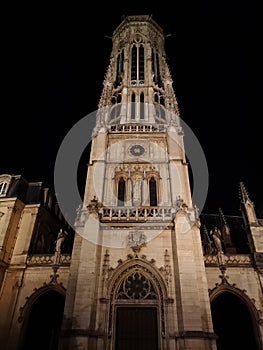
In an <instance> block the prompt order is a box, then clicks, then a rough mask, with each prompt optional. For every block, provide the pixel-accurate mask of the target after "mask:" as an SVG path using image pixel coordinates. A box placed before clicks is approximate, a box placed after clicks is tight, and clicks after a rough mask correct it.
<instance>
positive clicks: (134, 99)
mask: <svg viewBox="0 0 263 350" xmlns="http://www.w3.org/2000/svg"><path fill="white" fill-rule="evenodd" d="M135 101H136V98H135V93H134V92H133V93H132V96H131V119H135Z"/></svg>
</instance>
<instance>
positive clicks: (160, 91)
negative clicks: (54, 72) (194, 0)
mask: <svg viewBox="0 0 263 350" xmlns="http://www.w3.org/2000/svg"><path fill="white" fill-rule="evenodd" d="M112 44H113V46H112V53H111V56H110V63H109V66H108V69H107V72H106V75H105V79H104V82H103V91H102V94H101V98H100V101H99V106H98V111H97V115H96V125H95V128H94V130H93V133H92V145H91V152H90V159H89V163H88V169H87V178H86V188H85V193H84V196H83V204H82V206H81V207H79V208H78V210H77V215H76V220H75V224H74V228H72V227H71V225H69V224H68V223H67V220H65V217H64V215H63V213H62V212H61V209H60V207H59V205H58V201H57V200H56V197H55V194H54V193H53V191H52V190H51V189H46V188H43V184H42V183H41V182H39V183H28V182H27V181H26V180H25V179H23V177H22V176H20V175H8V174H4V175H1V176H0V249H1V250H0V286H1V294H0V313H1V318H0V332H1V333H0V346H1V348H3V349H14V350H16V349H17V350H20V349H21V350H31V349H36V348H37V349H52V350H55V349H61V350H64V349H65V350H66V349H83V350H84V349H91V350H95V349H98V350H101V349H102V350H122V349H125V350H129V349H138V350H139V349H151V350H155V349H156V350H157V349H158V350H159V349H160V350H183V349H184V350H209V349H213V350H216V349H218V350H221V349H250V350H252V349H257V350H259V349H262V346H263V328H262V315H261V310H263V220H261V219H259V218H257V216H256V212H255V208H254V205H253V202H252V201H251V199H250V197H249V195H248V193H247V190H246V188H245V185H244V184H243V183H240V185H239V187H240V209H241V213H242V215H241V216H240V217H233V216H228V215H225V214H224V213H223V212H222V210H221V209H220V208H219V210H218V213H215V214H214V215H211V214H204V213H202V212H201V213H199V212H198V210H197V208H196V206H195V203H192V195H191V184H190V179H189V168H188V162H187V157H186V153H185V147H184V129H183V126H182V123H181V121H180V116H179V110H178V105H177V101H176V95H175V92H174V90H173V86H172V77H171V74H170V70H169V67H168V65H167V62H166V56H165V51H164V34H163V31H162V28H160V27H159V25H158V24H157V23H156V22H155V21H154V20H153V19H152V18H151V17H150V16H128V17H126V18H125V19H124V20H123V21H122V22H121V23H120V25H119V26H118V27H117V28H116V30H115V31H114V32H113V36H112Z"/></svg>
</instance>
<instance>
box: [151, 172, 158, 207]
mask: <svg viewBox="0 0 263 350" xmlns="http://www.w3.org/2000/svg"><path fill="white" fill-rule="evenodd" d="M149 195H150V206H152V207H156V206H157V186H156V180H155V178H154V177H153V176H152V177H151V178H150V181H149Z"/></svg>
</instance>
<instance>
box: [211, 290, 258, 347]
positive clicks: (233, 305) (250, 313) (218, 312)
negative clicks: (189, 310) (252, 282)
mask: <svg viewBox="0 0 263 350" xmlns="http://www.w3.org/2000/svg"><path fill="white" fill-rule="evenodd" d="M210 301H211V312H212V320H213V326H214V332H215V334H216V335H217V337H218V338H217V350H230V349H239V350H243V349H244V350H247V349H249V350H261V349H262V339H261V334H260V328H259V327H260V325H261V324H262V320H261V318H260V314H259V311H258V310H257V309H256V307H255V305H254V303H253V302H252V301H251V299H250V298H249V297H248V296H247V295H246V294H245V291H242V290H240V289H239V288H237V287H235V286H234V285H230V284H222V285H219V286H217V287H216V288H214V289H213V290H212V291H210Z"/></svg>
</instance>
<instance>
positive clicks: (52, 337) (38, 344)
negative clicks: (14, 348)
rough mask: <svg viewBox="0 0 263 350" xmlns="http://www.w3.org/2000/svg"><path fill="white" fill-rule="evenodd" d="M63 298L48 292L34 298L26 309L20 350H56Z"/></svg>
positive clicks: (50, 291)
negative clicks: (26, 313)
mask: <svg viewBox="0 0 263 350" xmlns="http://www.w3.org/2000/svg"><path fill="white" fill-rule="evenodd" d="M64 303H65V298H64V296H63V295H62V294H60V293H59V292H57V291H54V290H49V291H47V292H45V293H42V294H41V295H40V296H39V297H38V298H36V299H35V300H34V301H33V303H32V304H31V305H30V307H29V309H28V315H27V320H26V324H25V330H24V339H23V346H22V350H35V349H38V350H57V348H58V338H59V332H60V329H61V324H62V317H63V310H64Z"/></svg>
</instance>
